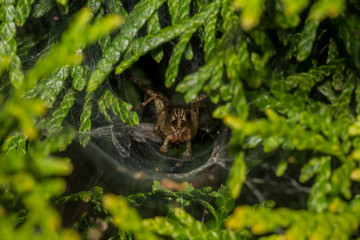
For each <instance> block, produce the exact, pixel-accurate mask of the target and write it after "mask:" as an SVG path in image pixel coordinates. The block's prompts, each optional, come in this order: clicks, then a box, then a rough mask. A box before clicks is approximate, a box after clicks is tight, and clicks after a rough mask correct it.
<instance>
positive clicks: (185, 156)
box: [182, 127, 191, 161]
mask: <svg viewBox="0 0 360 240" xmlns="http://www.w3.org/2000/svg"><path fill="white" fill-rule="evenodd" d="M182 158H183V159H184V160H185V161H188V160H190V159H191V129H190V128H189V127H188V128H187V132H186V149H185V151H184V152H183V155H182Z"/></svg>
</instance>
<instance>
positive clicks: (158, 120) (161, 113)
mask: <svg viewBox="0 0 360 240" xmlns="http://www.w3.org/2000/svg"><path fill="white" fill-rule="evenodd" d="M166 110H167V109H166V108H164V109H163V110H161V112H160V114H159V117H158V119H157V121H156V124H155V127H154V130H153V133H152V134H151V137H150V142H151V141H152V139H153V138H154V136H155V134H156V132H157V131H158V129H159V126H160V123H161V121H162V119H163V118H164V116H165V113H166Z"/></svg>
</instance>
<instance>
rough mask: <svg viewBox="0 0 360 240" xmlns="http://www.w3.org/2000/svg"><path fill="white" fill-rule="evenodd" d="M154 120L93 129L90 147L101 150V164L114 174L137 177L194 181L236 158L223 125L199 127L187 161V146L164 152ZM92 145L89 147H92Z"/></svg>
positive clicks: (96, 160)
mask: <svg viewBox="0 0 360 240" xmlns="http://www.w3.org/2000/svg"><path fill="white" fill-rule="evenodd" d="M153 129H154V124H153V123H145V122H143V123H140V124H139V125H136V126H129V125H127V124H124V123H121V122H119V121H118V122H115V123H113V124H109V125H107V126H102V127H98V128H95V129H93V130H92V131H91V134H90V135H91V142H90V147H91V148H93V149H96V151H98V154H99V152H101V154H100V156H102V157H101V158H95V159H94V161H95V162H97V164H101V165H104V164H105V165H106V166H107V171H109V169H111V172H112V174H116V172H119V173H120V174H126V175H129V176H131V177H133V178H135V179H137V178H141V179H152V180H155V179H162V178H165V177H166V178H171V179H174V180H177V181H191V180H193V179H195V178H196V177H197V176H198V175H199V174H200V173H202V172H204V171H206V170H207V169H210V168H212V167H221V168H224V169H227V168H228V166H229V164H230V163H231V161H232V158H231V157H229V156H228V153H227V152H228V141H229V137H230V136H229V134H230V132H229V130H228V129H227V128H226V127H224V126H222V127H219V128H217V130H216V129H199V132H198V134H197V136H196V137H195V138H194V139H193V141H192V158H191V160H189V161H184V160H183V159H182V158H181V154H182V152H183V151H184V148H183V147H181V148H179V149H169V154H162V153H160V151H159V149H160V146H161V143H162V141H163V140H162V138H161V137H160V136H159V135H156V136H155V137H153V138H152V139H151V140H150V136H151V135H152V133H153ZM90 147H89V148H90Z"/></svg>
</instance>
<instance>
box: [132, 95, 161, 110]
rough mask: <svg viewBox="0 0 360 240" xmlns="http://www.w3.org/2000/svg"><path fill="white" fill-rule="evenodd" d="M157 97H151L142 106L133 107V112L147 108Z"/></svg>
mask: <svg viewBox="0 0 360 240" xmlns="http://www.w3.org/2000/svg"><path fill="white" fill-rule="evenodd" d="M156 97H157V96H156V95H154V96H151V97H149V98H148V99H147V100H146V101H145V102H142V103H141V104H140V105H138V106H136V107H133V109H132V110H133V111H135V110H138V109H139V108H142V107H145V106H146V105H147V104H148V103H149V102H151V101H153V100H154V99H155V98H156Z"/></svg>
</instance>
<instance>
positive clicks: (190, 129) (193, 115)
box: [132, 78, 207, 160]
mask: <svg viewBox="0 0 360 240" xmlns="http://www.w3.org/2000/svg"><path fill="white" fill-rule="evenodd" d="M132 81H133V82H135V83H136V84H137V85H139V86H140V87H141V88H142V89H144V90H145V92H146V94H148V95H149V98H148V99H147V100H145V101H144V102H143V103H141V104H140V105H139V106H137V107H135V108H133V110H136V109H139V108H141V107H144V106H146V105H147V104H148V103H150V102H152V101H154V104H155V112H156V115H157V121H156V124H155V127H154V131H153V135H154V134H155V133H156V132H158V131H160V133H161V135H162V136H163V138H164V141H163V143H162V146H161V147H160V152H161V153H163V154H166V153H167V152H168V145H169V143H170V144H171V145H174V146H176V147H179V145H181V144H184V143H186V149H185V151H184V153H183V155H182V158H183V159H184V160H190V159H191V139H192V138H193V137H194V136H195V135H196V133H197V131H198V128H199V108H200V107H204V104H203V103H201V101H202V100H204V99H205V98H206V97H207V95H206V94H201V95H200V96H199V97H197V98H196V99H195V100H194V101H193V102H192V103H191V107H190V109H188V108H185V107H182V106H172V105H171V104H170V101H169V99H168V98H166V97H165V96H163V95H162V94H161V93H159V92H156V91H154V90H152V89H151V88H149V87H146V86H144V85H143V83H141V82H140V81H138V80H137V79H135V78H132ZM153 135H152V136H151V138H150V139H152V138H153Z"/></svg>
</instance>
